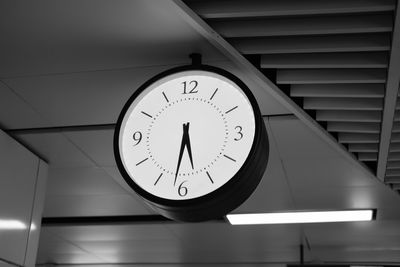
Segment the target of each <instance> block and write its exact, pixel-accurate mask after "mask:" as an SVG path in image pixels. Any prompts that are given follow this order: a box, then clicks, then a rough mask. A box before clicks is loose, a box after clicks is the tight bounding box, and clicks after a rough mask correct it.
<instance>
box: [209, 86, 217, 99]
mask: <svg viewBox="0 0 400 267" xmlns="http://www.w3.org/2000/svg"><path fill="white" fill-rule="evenodd" d="M217 91H218V88H217V89H215V91H214V93H213V94H212V96H211V97H210V100H212V99H213V97H214V96H215V94H216V93H217Z"/></svg>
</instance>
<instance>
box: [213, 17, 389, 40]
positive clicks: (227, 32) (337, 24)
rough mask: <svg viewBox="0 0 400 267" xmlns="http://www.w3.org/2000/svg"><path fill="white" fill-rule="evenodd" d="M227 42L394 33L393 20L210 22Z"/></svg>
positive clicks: (270, 19) (239, 20)
mask: <svg viewBox="0 0 400 267" xmlns="http://www.w3.org/2000/svg"><path fill="white" fill-rule="evenodd" d="M209 23H210V26H211V27H212V28H213V29H214V30H216V31H217V32H218V33H219V34H221V35H222V36H223V37H225V38H235V37H261V36H289V35H313V34H314V35H315V34H349V33H374V32H391V31H392V26H393V22H392V17H391V16H390V14H389V15H382V14H369V15H341V16H330V17H326V16H314V17H290V18H257V19H251V20H250V19H247V18H246V19H236V20H232V19H228V20H215V21H209Z"/></svg>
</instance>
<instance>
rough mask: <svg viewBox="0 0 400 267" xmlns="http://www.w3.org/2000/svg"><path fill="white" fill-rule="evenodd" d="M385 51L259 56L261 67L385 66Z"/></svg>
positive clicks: (386, 63)
mask: <svg viewBox="0 0 400 267" xmlns="http://www.w3.org/2000/svg"><path fill="white" fill-rule="evenodd" d="M387 66H388V53H387V52H363V53H319V54H271V55H262V56H261V68H276V69H312V68H332V69H333V68H342V69H343V68H386V67H387Z"/></svg>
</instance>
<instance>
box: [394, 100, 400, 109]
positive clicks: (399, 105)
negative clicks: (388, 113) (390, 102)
mask: <svg viewBox="0 0 400 267" xmlns="http://www.w3.org/2000/svg"><path fill="white" fill-rule="evenodd" d="M395 109H396V110H400V99H397V101H396V107H395Z"/></svg>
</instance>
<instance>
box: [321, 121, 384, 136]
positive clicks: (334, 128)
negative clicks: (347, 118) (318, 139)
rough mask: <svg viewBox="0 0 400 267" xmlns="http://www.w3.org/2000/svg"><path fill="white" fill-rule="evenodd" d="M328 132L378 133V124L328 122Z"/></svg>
mask: <svg viewBox="0 0 400 267" xmlns="http://www.w3.org/2000/svg"><path fill="white" fill-rule="evenodd" d="M327 130H328V131H329V132H343V133H379V132H380V123H374V122H358V123H354V122H328V126H327Z"/></svg>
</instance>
